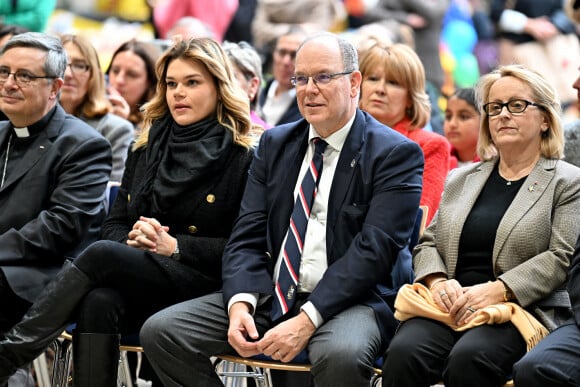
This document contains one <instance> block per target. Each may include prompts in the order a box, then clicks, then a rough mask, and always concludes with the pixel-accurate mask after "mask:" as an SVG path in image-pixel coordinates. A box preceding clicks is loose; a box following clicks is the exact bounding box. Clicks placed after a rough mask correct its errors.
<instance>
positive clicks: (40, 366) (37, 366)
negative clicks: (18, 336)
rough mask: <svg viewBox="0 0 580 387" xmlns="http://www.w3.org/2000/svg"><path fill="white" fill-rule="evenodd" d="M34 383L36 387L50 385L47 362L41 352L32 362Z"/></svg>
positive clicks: (48, 386)
mask: <svg viewBox="0 0 580 387" xmlns="http://www.w3.org/2000/svg"><path fill="white" fill-rule="evenodd" d="M32 367H33V368H34V375H35V376H36V384H37V386H38V387H50V378H49V377H48V364H47V362H46V355H45V354H44V353H43V354H42V355H40V356H39V357H37V358H36V359H34V361H33V362H32Z"/></svg>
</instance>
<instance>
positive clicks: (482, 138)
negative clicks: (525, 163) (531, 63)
mask: <svg viewBox="0 0 580 387" xmlns="http://www.w3.org/2000/svg"><path fill="white" fill-rule="evenodd" d="M503 77H514V78H516V79H519V80H520V81H522V82H523V83H525V84H526V85H527V86H528V87H529V88H530V90H531V91H532V95H533V99H534V101H532V102H535V103H537V104H539V105H540V106H541V110H542V111H543V112H544V116H545V118H546V120H547V121H548V130H547V131H546V132H543V133H542V134H541V136H542V138H541V140H540V154H541V155H542V156H543V157H546V158H554V159H560V158H562V157H563V156H564V131H563V129H562V122H561V121H560V115H561V114H562V107H561V105H560V100H559V99H558V94H557V92H556V89H554V87H553V86H552V85H550V84H549V83H548V82H547V81H546V79H545V78H544V77H543V76H542V75H541V74H539V73H538V72H536V71H534V70H531V69H529V68H526V67H524V66H522V65H519V64H511V65H506V66H500V67H498V68H497V69H495V70H494V71H492V72H490V73H489V74H486V75H484V76H482V77H481V79H480V80H479V82H478V83H477V85H476V87H475V95H476V99H477V105H478V109H479V110H480V111H481V112H482V118H481V124H480V128H479V140H478V143H477V153H478V154H479V157H480V158H481V159H482V160H491V159H493V158H495V157H497V149H496V147H495V145H494V143H493V140H492V138H491V133H490V130H489V117H488V116H487V114H485V112H484V111H483V105H485V104H486V103H488V102H489V91H490V89H491V87H492V86H493V84H494V83H495V82H496V81H497V80H499V79H501V78H503Z"/></svg>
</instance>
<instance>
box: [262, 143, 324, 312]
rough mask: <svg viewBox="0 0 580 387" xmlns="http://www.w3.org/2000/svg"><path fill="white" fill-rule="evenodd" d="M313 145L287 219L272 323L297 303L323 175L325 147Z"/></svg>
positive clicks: (322, 144)
mask: <svg viewBox="0 0 580 387" xmlns="http://www.w3.org/2000/svg"><path fill="white" fill-rule="evenodd" d="M312 141H313V142H314V155H313V156H312V160H311V161H310V166H309V168H308V170H307V171H306V174H305V175H304V179H303V180H302V184H301V185H300V190H299V191H298V195H297V196H296V203H295V204H294V210H293V211H292V217H291V218H290V227H289V228H288V236H287V237H286V244H285V245H284V252H283V259H282V263H281V264H280V271H279V273H278V280H277V281H276V288H275V293H276V299H275V300H274V302H273V305H272V311H271V317H272V321H276V320H277V319H279V318H280V317H282V316H283V315H284V314H286V313H287V312H288V311H289V310H290V309H291V308H292V306H294V301H295V299H296V297H295V296H296V291H297V287H298V276H299V273H300V259H301V257H302V247H303V246H304V237H305V235H306V227H307V225H308V218H309V217H310V210H311V209H312V203H314V197H315V196H316V190H317V187H318V181H319V180H320V175H321V173H322V160H323V153H324V150H325V149H326V146H327V145H328V144H327V143H326V142H325V141H324V140H321V139H320V138H318V137H316V138H314V139H312Z"/></svg>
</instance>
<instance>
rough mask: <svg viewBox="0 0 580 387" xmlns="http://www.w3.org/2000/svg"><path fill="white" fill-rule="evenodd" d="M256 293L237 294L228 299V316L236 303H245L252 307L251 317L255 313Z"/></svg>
mask: <svg viewBox="0 0 580 387" xmlns="http://www.w3.org/2000/svg"><path fill="white" fill-rule="evenodd" d="M258 296H259V295H258V293H238V294H236V295H234V296H233V297H232V298H230V301H229V302H228V315H229V314H230V308H231V307H232V305H233V304H235V303H236V302H246V303H248V304H250V305H251V306H252V310H251V311H250V313H251V314H252V315H253V314H254V312H255V311H256V305H257V304H258Z"/></svg>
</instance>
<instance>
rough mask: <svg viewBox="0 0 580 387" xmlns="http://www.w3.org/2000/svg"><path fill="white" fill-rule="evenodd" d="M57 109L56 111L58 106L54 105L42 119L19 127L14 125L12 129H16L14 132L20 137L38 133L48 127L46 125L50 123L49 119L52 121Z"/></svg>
mask: <svg viewBox="0 0 580 387" xmlns="http://www.w3.org/2000/svg"><path fill="white" fill-rule="evenodd" d="M55 111H56V106H55V107H53V108H52V109H50V111H49V112H48V113H46V114H45V115H44V117H42V118H41V119H40V120H38V121H36V122H35V123H34V124H31V125H28V126H25V127H23V128H17V127H15V126H14V125H12V129H13V130H14V134H15V135H16V137H18V138H25V137H30V136H35V135H37V134H38V133H40V132H42V131H43V130H45V129H46V125H47V124H48V121H50V119H51V118H52V116H53V115H54V112H55Z"/></svg>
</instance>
